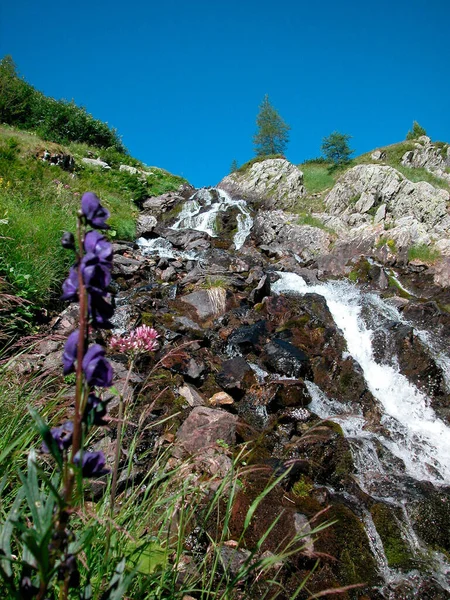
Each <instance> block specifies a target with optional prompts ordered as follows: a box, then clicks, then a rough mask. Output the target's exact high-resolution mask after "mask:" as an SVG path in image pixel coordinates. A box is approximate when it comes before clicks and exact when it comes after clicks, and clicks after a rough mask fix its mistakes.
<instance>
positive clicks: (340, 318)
mask: <svg viewBox="0 0 450 600" xmlns="http://www.w3.org/2000/svg"><path fill="white" fill-rule="evenodd" d="M278 275H280V279H279V280H278V281H277V282H276V283H274V284H273V286H272V291H273V292H275V293H277V294H292V293H293V294H300V295H303V294H305V293H316V294H320V295H321V296H323V297H324V298H325V299H326V301H327V305H328V308H329V310H330V312H331V314H332V316H333V319H334V321H335V323H336V325H337V326H338V327H339V329H340V330H341V332H342V334H343V335H344V337H345V340H346V343H347V350H348V353H349V354H351V355H352V356H353V358H354V359H355V360H356V361H357V362H358V363H359V365H360V366H361V368H362V370H363V374H364V378H365V381H366V384H367V386H368V389H369V390H370V391H371V392H372V394H373V396H374V397H375V398H376V399H377V400H378V402H379V404H380V406H381V407H382V410H383V415H382V418H381V424H382V426H383V430H384V432H383V433H378V432H377V433H374V432H372V431H369V430H368V429H366V425H367V424H366V421H365V418H364V416H363V415H362V411H361V410H360V409H359V408H358V407H357V406H356V408H355V406H353V405H352V406H351V407H349V406H346V405H344V404H342V403H340V402H337V401H336V400H333V399H332V398H328V396H327V395H326V394H324V393H323V392H322V390H320V389H319V387H318V386H317V385H315V384H314V383H312V382H307V383H306V385H307V388H308V391H309V394H310V396H311V398H312V402H311V403H310V404H309V405H308V408H309V409H310V410H311V411H312V412H314V413H315V414H317V415H318V416H319V417H321V418H324V419H327V418H332V419H333V420H334V421H336V422H337V423H339V425H340V426H341V427H342V430H343V432H344V434H345V436H346V438H347V439H348V440H349V443H350V446H351V449H352V454H353V460H354V465H355V469H356V477H357V480H358V484H359V486H360V487H361V489H362V490H364V491H365V492H366V493H368V494H370V495H371V496H372V498H375V499H378V500H380V501H382V502H384V503H385V504H387V505H391V506H393V507H396V508H398V509H399V510H401V511H402V512H403V515H404V518H403V521H402V523H400V526H401V529H402V537H403V538H404V540H405V542H406V543H407V544H408V546H409V548H410V549H411V551H412V552H413V554H414V555H415V556H416V557H418V558H419V559H420V560H421V561H422V560H425V557H426V560H427V561H428V564H429V565H430V566H429V569H430V570H431V572H432V573H433V577H434V579H435V580H436V581H438V582H439V584H440V585H441V586H442V587H443V589H445V590H447V592H449V593H450V565H449V564H448V562H447V561H446V560H445V557H443V555H441V554H440V553H438V552H430V550H429V548H426V547H425V545H424V544H423V543H422V542H421V541H420V540H419V538H418V537H417V536H416V534H415V533H414V529H413V523H412V522H411V518H410V516H409V513H408V509H407V506H406V500H405V499H404V497H403V493H404V489H405V487H404V486H406V487H408V489H411V488H413V487H414V481H416V482H421V481H428V482H432V483H433V484H434V485H436V486H440V485H448V484H450V428H449V427H448V426H447V425H446V424H445V423H444V422H443V421H442V420H441V419H439V418H438V417H437V415H436V414H435V412H434V411H433V409H432V408H431V406H430V399H429V398H428V397H427V396H426V395H425V394H424V393H423V392H421V391H420V390H419V389H418V388H417V387H416V386H414V385H413V384H412V383H411V382H409V381H408V379H407V378H406V377H404V376H403V375H402V374H401V373H400V371H399V369H398V367H397V366H396V361H395V357H393V360H392V361H391V364H390V365H386V364H383V365H380V364H378V363H377V362H376V360H375V358H374V350H373V347H372V334H373V329H372V327H373V328H374V329H375V328H377V327H378V326H379V325H380V323H382V322H383V320H384V321H389V320H397V321H402V319H401V317H400V315H399V314H398V313H397V311H396V310H395V309H394V308H393V307H391V306H388V305H387V304H386V303H384V302H383V301H382V300H381V299H380V298H379V297H378V296H376V295H375V294H364V293H362V292H361V291H359V289H358V288H357V287H356V286H354V285H353V284H350V283H348V282H344V281H329V282H326V283H323V284H319V285H307V283H306V282H305V281H304V279H303V278H302V277H300V276H298V275H296V274H294V273H281V272H280V273H278ZM363 315H364V317H363ZM367 315H371V316H372V319H369V320H372V323H370V322H369V323H367V318H368V317H367ZM403 322H404V321H403ZM420 337H421V339H422V341H424V342H426V338H427V336H426V333H425V332H422V334H421V336H420ZM428 347H429V349H430V350H432V348H431V345H430V344H428ZM440 360H441V363H442V364H443V365H445V366H446V369H447V373H448V372H449V363H450V361H449V360H448V357H446V356H443V355H442V354H441V356H440ZM380 447H381V449H382V451H381V452H380ZM405 477H406V479H405ZM362 521H363V523H364V525H365V528H366V533H367V535H368V538H369V541H370V545H371V549H372V552H373V555H374V557H375V558H376V560H377V564H378V568H379V572H380V575H381V576H382V577H383V580H384V581H385V584H386V590H388V588H389V586H393V585H394V584H395V583H396V582H398V581H400V579H399V577H400V575H401V573H399V572H398V571H396V570H394V569H390V568H389V567H388V563H387V559H386V556H385V553H384V549H383V544H382V542H381V539H380V537H379V535H378V534H377V532H376V528H375V526H374V523H373V521H372V518H371V516H370V513H368V512H367V510H364V509H363V514H362ZM403 577H404V578H405V577H406V576H403ZM410 577H411V578H413V575H412V574H410ZM414 577H417V572H415V573H414ZM386 590H385V594H386V595H385V597H387V598H393V599H394V598H396V595H395V592H392V593H391V592H389V590H388V591H386Z"/></svg>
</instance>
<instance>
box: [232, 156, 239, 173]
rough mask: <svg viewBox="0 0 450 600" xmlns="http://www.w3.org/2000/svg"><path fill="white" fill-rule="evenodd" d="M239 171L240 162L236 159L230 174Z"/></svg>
mask: <svg viewBox="0 0 450 600" xmlns="http://www.w3.org/2000/svg"><path fill="white" fill-rule="evenodd" d="M238 169H239V165H238V161H237V160H236V159H235V158H234V159H233V162H232V163H231V166H230V173H235V172H236V171H237V170H238Z"/></svg>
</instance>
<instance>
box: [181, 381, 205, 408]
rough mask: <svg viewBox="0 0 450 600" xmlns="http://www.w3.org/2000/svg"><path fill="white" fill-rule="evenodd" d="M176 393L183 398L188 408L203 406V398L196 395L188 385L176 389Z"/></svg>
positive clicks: (193, 389)
mask: <svg viewBox="0 0 450 600" xmlns="http://www.w3.org/2000/svg"><path fill="white" fill-rule="evenodd" d="M178 393H179V394H180V396H183V398H184V399H185V400H186V402H187V403H188V404H189V406H192V407H194V406H204V405H205V400H204V399H203V397H202V396H201V395H200V394H199V393H198V391H197V390H196V389H195V388H194V386H192V385H189V384H188V383H185V384H184V385H183V386H181V387H180V388H178Z"/></svg>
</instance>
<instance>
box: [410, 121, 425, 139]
mask: <svg viewBox="0 0 450 600" xmlns="http://www.w3.org/2000/svg"><path fill="white" fill-rule="evenodd" d="M421 135H427V132H426V131H425V129H424V128H423V127H422V126H421V125H419V123H418V122H417V121H413V126H412V129H411V130H410V131H408V133H407V134H406V139H407V140H416V139H417V138H419V137H420V136H421Z"/></svg>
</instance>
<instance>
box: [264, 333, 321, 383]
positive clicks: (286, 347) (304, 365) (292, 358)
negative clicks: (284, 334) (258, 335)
mask: <svg viewBox="0 0 450 600" xmlns="http://www.w3.org/2000/svg"><path fill="white" fill-rule="evenodd" d="M264 350H265V360H264V363H265V364H266V365H268V366H269V367H271V368H272V369H273V370H274V371H275V372H276V373H280V374H282V375H287V376H288V377H308V375H309V373H310V365H309V359H308V357H307V356H306V354H305V353H304V352H303V351H302V350H300V349H299V348H296V347H295V346H294V345H292V344H291V343H289V342H286V341H285V340H281V339H278V338H274V339H273V340H272V341H271V342H270V343H269V344H267V345H266V346H265V348H264Z"/></svg>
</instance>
